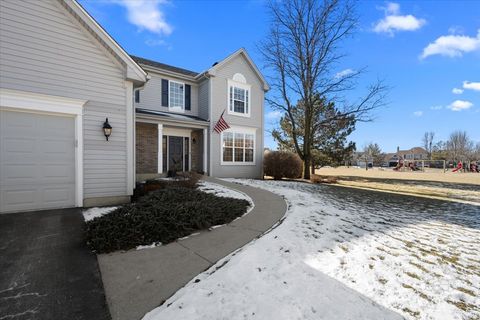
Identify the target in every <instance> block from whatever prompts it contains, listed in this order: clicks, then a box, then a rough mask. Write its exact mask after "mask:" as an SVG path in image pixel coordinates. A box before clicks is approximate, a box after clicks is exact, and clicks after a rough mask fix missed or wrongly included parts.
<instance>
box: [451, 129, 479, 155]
mask: <svg viewBox="0 0 480 320" xmlns="http://www.w3.org/2000/svg"><path fill="white" fill-rule="evenodd" d="M446 146H447V152H448V154H449V158H450V159H452V160H453V161H460V160H464V161H465V160H467V159H468V158H469V156H470V154H471V152H472V150H473V142H472V141H471V140H470V138H469V137H468V134H467V132H466V131H460V130H458V131H455V132H453V133H452V134H450V138H449V139H448V141H447V144H446Z"/></svg>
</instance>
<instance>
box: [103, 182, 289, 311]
mask: <svg viewBox="0 0 480 320" xmlns="http://www.w3.org/2000/svg"><path fill="white" fill-rule="evenodd" d="M203 180H205V181H208V182H213V183H217V184H220V185H223V186H225V187H228V188H230V189H234V190H238V191H241V192H243V193H245V194H247V195H248V196H249V197H250V198H252V200H253V202H254V205H255V207H254V208H253V209H252V211H250V213H249V214H247V215H246V216H244V217H242V218H240V219H237V220H235V221H233V222H232V223H230V224H228V225H225V226H223V227H220V228H216V229H214V230H212V231H204V232H201V233H200V234H199V235H196V236H192V237H190V238H187V239H184V240H179V241H176V242H173V243H170V244H168V245H164V246H160V247H157V248H151V249H144V250H130V251H127V252H114V253H110V254H102V255H99V256H98V262H99V265H100V270H101V273H102V279H103V284H104V287H105V293H106V296H107V303H108V306H109V308H110V313H111V315H112V318H113V320H136V319H141V318H142V317H143V316H144V314H145V313H147V312H149V311H151V310H152V309H154V308H155V307H158V306H159V305H160V304H162V303H163V302H164V301H165V300H166V299H168V298H169V297H170V296H172V295H173V294H174V293H175V292H176V291H177V290H179V289H180V288H182V287H183V286H184V285H186V284H187V283H188V282H189V281H190V280H192V279H193V278H194V277H195V276H196V275H198V274H200V273H201V272H203V271H205V270H206V269H208V268H209V267H211V266H212V265H214V264H215V263H216V262H217V261H218V260H220V259H221V258H223V257H225V256H227V255H229V254H230V253H232V252H233V251H235V250H236V249H238V248H241V247H243V246H244V245H245V244H247V243H249V242H250V241H252V240H253V239H256V238H258V237H260V236H261V235H262V234H263V233H264V232H265V231H267V230H269V229H270V228H271V227H272V226H273V225H274V224H275V223H277V222H278V221H279V220H280V219H281V218H282V217H283V216H284V215H285V212H286V210H287V204H286V202H285V200H284V199H283V198H282V197H280V196H278V195H275V194H273V193H271V192H269V191H266V190H262V189H258V188H254V187H250V186H245V185H239V184H235V183H230V182H226V181H222V180H218V179H214V178H210V177H204V178H203Z"/></svg>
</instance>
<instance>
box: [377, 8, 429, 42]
mask: <svg viewBox="0 0 480 320" xmlns="http://www.w3.org/2000/svg"><path fill="white" fill-rule="evenodd" d="M381 9H383V10H384V11H385V17H384V18H383V19H381V20H379V21H378V22H377V23H376V24H375V26H374V27H373V31H375V32H377V33H388V34H390V35H391V36H393V34H394V33H395V32H396V31H415V30H417V29H420V28H421V27H422V26H423V25H425V23H426V20H425V19H419V18H417V17H415V16H413V15H411V14H408V15H400V5H399V4H398V3H394V2H389V3H387V6H386V7H384V8H381Z"/></svg>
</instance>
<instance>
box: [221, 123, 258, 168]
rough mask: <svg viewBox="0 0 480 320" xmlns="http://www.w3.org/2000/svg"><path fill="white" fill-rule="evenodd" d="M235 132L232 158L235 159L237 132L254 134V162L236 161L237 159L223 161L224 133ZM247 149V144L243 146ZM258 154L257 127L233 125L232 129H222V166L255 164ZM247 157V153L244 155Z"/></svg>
mask: <svg viewBox="0 0 480 320" xmlns="http://www.w3.org/2000/svg"><path fill="white" fill-rule="evenodd" d="M227 132H228V133H233V136H234V138H233V147H232V148H233V153H232V159H233V160H235V133H243V134H252V135H253V161H252V162H245V161H242V162H235V161H223V134H224V133H227ZM243 149H244V150H245V146H244V147H243ZM256 155H257V130H256V129H255V128H246V127H233V126H232V127H231V128H230V129H227V130H224V131H222V133H221V134H220V164H221V165H222V166H254V165H255V162H256ZM244 159H245V155H244Z"/></svg>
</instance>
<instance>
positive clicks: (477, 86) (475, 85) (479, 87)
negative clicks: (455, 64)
mask: <svg viewBox="0 0 480 320" xmlns="http://www.w3.org/2000/svg"><path fill="white" fill-rule="evenodd" d="M463 89H469V90H475V91H480V82H470V81H463Z"/></svg>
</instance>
